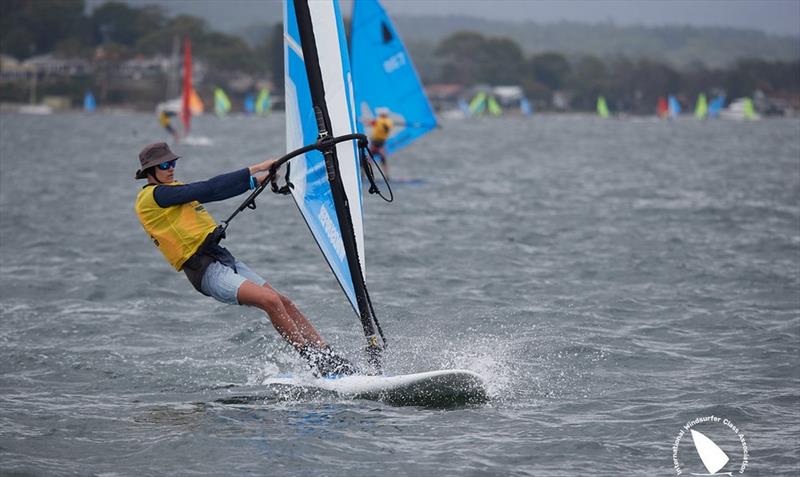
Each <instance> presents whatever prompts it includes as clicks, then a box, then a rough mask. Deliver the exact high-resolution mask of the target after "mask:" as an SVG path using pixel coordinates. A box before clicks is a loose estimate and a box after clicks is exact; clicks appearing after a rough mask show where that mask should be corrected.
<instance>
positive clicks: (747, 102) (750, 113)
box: [743, 98, 756, 119]
mask: <svg viewBox="0 0 800 477" xmlns="http://www.w3.org/2000/svg"><path fill="white" fill-rule="evenodd" d="M743 111H744V118H745V119H756V109H755V108H754V107H753V100H752V99H750V98H744V109H743Z"/></svg>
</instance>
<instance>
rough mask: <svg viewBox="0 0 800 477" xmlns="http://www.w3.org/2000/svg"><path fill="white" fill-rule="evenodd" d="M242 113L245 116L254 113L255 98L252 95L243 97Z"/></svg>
mask: <svg viewBox="0 0 800 477" xmlns="http://www.w3.org/2000/svg"><path fill="white" fill-rule="evenodd" d="M244 112H245V113H247V114H253V113H255V112H256V97H255V96H253V93H248V94H247V96H245V97H244Z"/></svg>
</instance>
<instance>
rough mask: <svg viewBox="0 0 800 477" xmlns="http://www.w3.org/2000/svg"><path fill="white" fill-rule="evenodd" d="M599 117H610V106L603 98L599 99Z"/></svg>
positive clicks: (599, 97)
mask: <svg viewBox="0 0 800 477" xmlns="http://www.w3.org/2000/svg"><path fill="white" fill-rule="evenodd" d="M597 115H598V116H600V117H601V118H603V119H605V118H607V117H609V112H608V105H607V104H606V98H604V97H603V96H598V97H597Z"/></svg>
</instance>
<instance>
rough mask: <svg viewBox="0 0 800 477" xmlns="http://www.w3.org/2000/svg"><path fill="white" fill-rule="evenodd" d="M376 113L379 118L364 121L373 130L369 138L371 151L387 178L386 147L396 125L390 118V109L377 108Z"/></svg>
mask: <svg viewBox="0 0 800 477" xmlns="http://www.w3.org/2000/svg"><path fill="white" fill-rule="evenodd" d="M375 112H376V113H378V117H377V118H375V119H365V120H364V122H365V123H366V124H367V125H368V126H370V127H371V128H372V132H371V134H370V136H369V150H370V152H371V153H372V155H373V156H375V158H376V160H377V161H378V162H380V163H381V168H382V169H383V172H384V174H385V175H386V177H389V162H388V157H387V154H386V148H385V147H384V145H385V144H386V140H387V139H389V136H390V134H391V132H392V128H393V127H394V125H395V123H394V121H392V118H390V117H389V109H388V108H376V109H375ZM398 124H400V123H398Z"/></svg>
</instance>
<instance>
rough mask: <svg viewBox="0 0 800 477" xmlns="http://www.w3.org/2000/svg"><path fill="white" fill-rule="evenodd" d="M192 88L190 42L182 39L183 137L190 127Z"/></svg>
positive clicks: (187, 133)
mask: <svg viewBox="0 0 800 477" xmlns="http://www.w3.org/2000/svg"><path fill="white" fill-rule="evenodd" d="M193 92H194V88H193V87H192V42H191V40H189V38H188V37H187V38H184V39H183V93H182V97H181V120H182V121H183V130H184V134H185V135H187V136H188V135H189V130H190V129H191V127H192V110H191V98H192V93H193Z"/></svg>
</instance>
